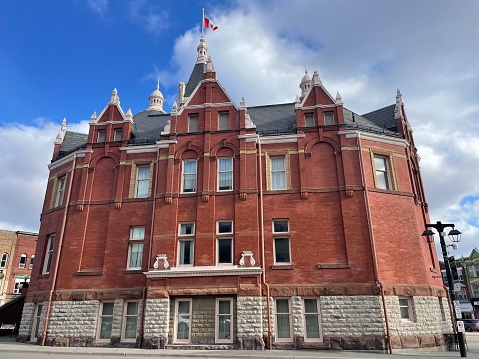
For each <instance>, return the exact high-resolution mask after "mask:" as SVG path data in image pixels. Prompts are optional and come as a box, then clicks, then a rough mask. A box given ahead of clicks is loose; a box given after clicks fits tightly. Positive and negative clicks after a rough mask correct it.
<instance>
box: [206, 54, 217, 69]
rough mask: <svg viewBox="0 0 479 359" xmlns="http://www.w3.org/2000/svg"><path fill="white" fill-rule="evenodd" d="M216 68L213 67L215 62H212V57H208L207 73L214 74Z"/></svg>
mask: <svg viewBox="0 0 479 359" xmlns="http://www.w3.org/2000/svg"><path fill="white" fill-rule="evenodd" d="M214 71H215V67H214V66H213V61H211V56H208V60H206V72H214Z"/></svg>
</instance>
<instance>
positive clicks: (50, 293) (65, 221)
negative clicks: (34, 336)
mask: <svg viewBox="0 0 479 359" xmlns="http://www.w3.org/2000/svg"><path fill="white" fill-rule="evenodd" d="M76 162H77V154H76V153H75V154H73V163H72V169H71V176H70V182H69V184H68V194H67V199H66V204H65V210H64V212H63V220H62V228H61V230H60V240H59V242H58V254H57V257H56V259H55V267H54V269H53V281H52V287H51V289H50V292H49V294H48V304H47V311H46V313H45V325H44V326H43V333H42V343H41V346H42V347H43V346H44V345H45V340H46V338H47V329H48V317H49V316H50V308H51V304H52V297H53V292H54V290H55V287H56V284H57V278H58V265H59V263H60V256H61V254H62V245H63V238H64V236H65V227H66V223H67V214H68V208H69V207H70V195H71V193H72V184H73V176H74V174H75V166H76Z"/></svg>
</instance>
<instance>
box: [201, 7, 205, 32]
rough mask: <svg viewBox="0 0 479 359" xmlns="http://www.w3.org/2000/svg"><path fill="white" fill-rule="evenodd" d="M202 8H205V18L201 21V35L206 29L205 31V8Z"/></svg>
mask: <svg viewBox="0 0 479 359" xmlns="http://www.w3.org/2000/svg"><path fill="white" fill-rule="evenodd" d="M202 10H203V19H202V21H201V37H203V35H204V31H205V8H203V9H202Z"/></svg>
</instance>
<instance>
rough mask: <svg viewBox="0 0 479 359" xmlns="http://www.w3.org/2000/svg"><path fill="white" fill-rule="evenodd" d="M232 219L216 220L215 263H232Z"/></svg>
mask: <svg viewBox="0 0 479 359" xmlns="http://www.w3.org/2000/svg"><path fill="white" fill-rule="evenodd" d="M232 234H233V221H218V222H216V236H217V238H216V253H217V255H216V263H217V264H218V265H232V264H233V238H231V236H232Z"/></svg>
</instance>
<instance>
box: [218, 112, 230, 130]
mask: <svg viewBox="0 0 479 359" xmlns="http://www.w3.org/2000/svg"><path fill="white" fill-rule="evenodd" d="M229 129H230V113H229V112H228V111H222V112H219V113H218V130H220V131H223V130H229Z"/></svg>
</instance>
